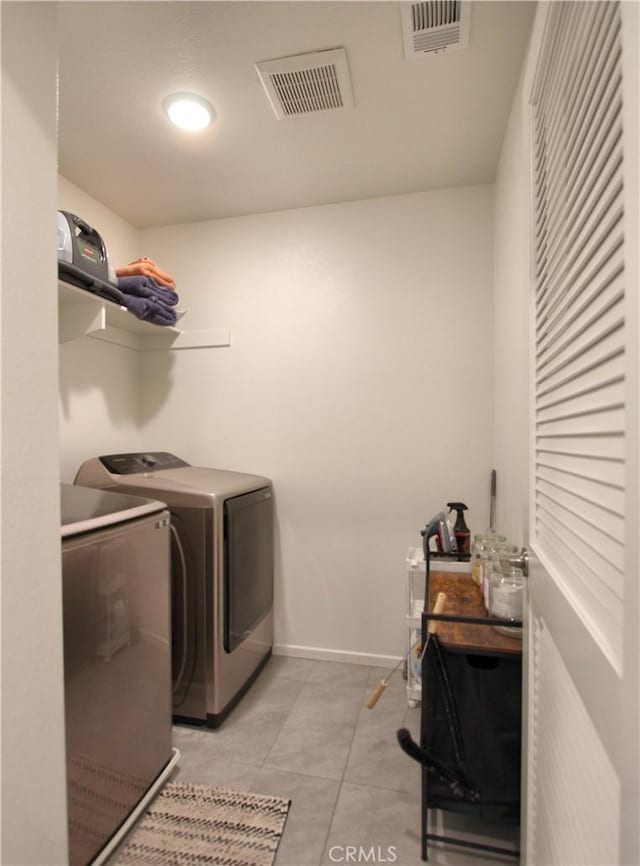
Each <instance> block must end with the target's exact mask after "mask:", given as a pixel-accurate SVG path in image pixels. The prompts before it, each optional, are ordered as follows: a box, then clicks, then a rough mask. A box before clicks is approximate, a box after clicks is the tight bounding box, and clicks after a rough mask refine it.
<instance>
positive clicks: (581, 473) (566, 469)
mask: <svg viewBox="0 0 640 866" xmlns="http://www.w3.org/2000/svg"><path fill="white" fill-rule="evenodd" d="M536 465H537V466H538V467H539V468H540V469H541V470H544V469H547V468H548V469H551V470H554V471H555V470H559V471H561V472H563V473H564V474H565V475H570V476H575V477H576V478H578V479H580V480H581V481H585V480H586V481H587V483H589V484H596V483H597V482H599V481H600V482H603V483H604V484H607V485H608V486H609V487H611V488H612V489H613V490H616V489H617V491H618V492H619V493H620V494H621V495H623V493H624V465H623V464H622V462H618V461H615V460H606V459H604V460H603V459H601V458H595V457H576V456H573V455H570V454H556V453H554V452H553V451H543V450H542V449H540V450H538V451H537V453H536Z"/></svg>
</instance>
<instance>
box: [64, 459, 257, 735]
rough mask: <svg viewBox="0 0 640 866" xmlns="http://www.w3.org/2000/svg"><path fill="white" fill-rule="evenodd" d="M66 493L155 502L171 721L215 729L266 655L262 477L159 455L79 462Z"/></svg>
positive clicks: (234, 703)
mask: <svg viewBox="0 0 640 866" xmlns="http://www.w3.org/2000/svg"><path fill="white" fill-rule="evenodd" d="M75 483H76V484H81V485H84V486H85V487H100V488H110V489H117V490H118V491H120V492H123V493H133V494H138V495H142V496H147V497H153V498H154V499H159V500H161V501H162V502H165V503H166V504H167V507H168V509H169V511H170V513H171V535H172V546H171V548H172V549H171V573H172V591H171V599H172V670H173V717H174V719H175V720H176V721H183V722H189V723H200V724H207V725H208V726H209V727H212V728H215V727H217V726H218V725H219V724H220V723H221V722H222V721H223V719H224V718H225V717H226V716H227V714H228V713H229V712H230V711H231V710H232V709H233V707H234V706H235V705H236V704H237V702H238V701H239V700H240V699H241V697H242V696H243V695H244V693H245V692H246V691H247V689H248V688H249V687H250V685H251V683H252V682H253V681H254V680H255V678H256V677H257V676H258V674H259V672H260V670H261V669H262V667H263V666H264V665H265V664H266V662H267V660H268V658H269V656H270V655H271V650H272V646H273V498H272V486H271V482H270V480H269V479H268V478H263V477H262V476H259V475H248V474H245V473H242V472H228V471H226V470H220V469H209V468H204V467H198V466H190V465H189V464H188V463H186V462H185V461H184V460H181V459H180V458H179V457H176V456H174V455H173V454H169V453H167V452H140V453H130V454H109V455H105V456H102V457H95V458H92V459H91V460H87V461H86V462H85V463H83V464H82V466H81V467H80V469H79V470H78V474H77V475H76V478H75Z"/></svg>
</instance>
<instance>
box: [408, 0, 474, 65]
mask: <svg viewBox="0 0 640 866" xmlns="http://www.w3.org/2000/svg"><path fill="white" fill-rule="evenodd" d="M400 14H401V17H402V34H403V36H404V56H405V58H406V59H407V60H415V59H416V58H418V57H426V56H427V55H429V54H444V53H445V52H449V51H458V50H460V49H461V48H466V47H467V44H468V42H469V22H470V19H471V3H470V2H469V0H426V2H424V3H402V4H401V6H400Z"/></svg>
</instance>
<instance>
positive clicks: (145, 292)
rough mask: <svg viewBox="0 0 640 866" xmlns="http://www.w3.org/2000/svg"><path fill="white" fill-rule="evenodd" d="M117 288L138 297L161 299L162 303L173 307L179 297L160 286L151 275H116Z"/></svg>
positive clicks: (170, 290)
mask: <svg viewBox="0 0 640 866" xmlns="http://www.w3.org/2000/svg"><path fill="white" fill-rule="evenodd" d="M118 288H119V289H120V291H121V292H124V294H125V295H134V296H136V297H139V298H151V299H152V300H158V301H162V303H163V304H166V305H167V306H170V307H173V306H174V305H175V304H177V303H178V301H179V300H180V298H179V297H178V293H177V292H174V291H172V289H168V288H167V287H166V286H161V285H160V284H159V283H156V281H155V280H154V279H153V278H152V277H143V276H136V277H118Z"/></svg>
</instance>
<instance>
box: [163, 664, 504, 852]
mask: <svg viewBox="0 0 640 866" xmlns="http://www.w3.org/2000/svg"><path fill="white" fill-rule="evenodd" d="M387 673H388V671H385V670H382V669H379V668H371V667H365V666H360V665H347V664H339V663H336V662H319V661H311V660H308V659H297V658H288V657H284V656H274V657H273V658H272V659H271V660H270V661H269V663H268V664H267V666H266V667H265V669H264V670H263V672H262V673H261V675H260V676H259V678H258V679H257V681H256V682H255V683H254V685H253V686H252V687H251V689H250V690H249V692H248V693H247V695H246V696H245V697H244V698H243V700H242V701H241V702H240V703H239V705H238V706H237V707H236V708H235V709H234V710H233V712H232V713H231V714H230V715H229V716H228V718H227V719H226V720H225V722H224V723H223V724H222V725H221V727H220V728H218V730H215V731H212V730H208V729H204V728H194V727H188V726H184V725H175V726H174V729H173V730H174V745H175V746H177V747H178V749H180V752H181V754H182V757H181V760H180V764H179V766H178V770H177V773H176V775H175V776H174V780H175V781H190V782H199V783H202V784H207V785H213V786H220V787H227V788H234V789H236V790H242V791H252V792H253V793H256V794H276V795H279V796H282V797H288V798H290V799H291V803H292V805H291V809H290V812H289V817H288V818H287V823H286V826H285V830H284V834H283V837H282V840H281V842H280V847H279V849H278V854H277V857H276V862H275V866H331V864H333V863H352V864H357V863H369V864H371V863H375V864H381V863H395V866H420V864H422V863H423V861H422V860H421V859H420V769H419V766H418V764H416V763H415V762H414V761H412V760H411V759H410V758H409V757H407V756H406V755H405V754H404V753H403V752H402V751H401V750H400V748H399V746H398V745H397V741H396V731H397V729H398V728H400V727H402V726H405V727H407V728H409V730H410V731H411V732H412V734H413V736H414V738H417V737H418V731H419V724H420V710H419V708H416V709H410V708H408V707H407V703H406V689H405V685H406V684H405V681H404V680H403V679H402V676H401V674H400V672H399V671H398V672H397V673H396V674H394V675H393V677H392V678H391V679H390V682H389V685H388V687H387V689H386V690H385V691H384V692H383V694H382V696H381V698H380V700H379V701H378V703H377V705H376V706H375V707H374V708H373V709H372V710H369V709H368V708H367V706H366V704H367V701H368V699H369V696H370V694H371V692H372V691H373V689H374V688H375V687H376V685H377V684H378V683H379V682H380V680H381V679H382V678H383V677H384V676H386V674H387ZM435 817H436V820H438V822H439V823H438V832H443V831H444V832H446V833H448V834H454V835H456V836H459V837H462V838H469V839H473V840H475V841H480V842H485V843H486V844H493V845H496V844H497V845H500V846H505V847H515V846H517V829H516V828H514V827H510V826H505V827H502V826H495V825H491V826H488V825H487V824H486V823H483V822H480V821H478V820H471V819H469V818H464V817H461V816H457V815H452V814H451V813H437V814H436V816H435ZM429 862H430V863H433V864H449V866H490V864H496V863H500V864H513V863H517V861H516V860H515V859H513V858H508V857H505V858H500V857H498V858H497V857H496V855H486V856H483V855H481V854H479V853H477V852H473V853H471V852H468V851H466V850H464V849H461V848H453V847H448V848H447V849H444V848H436V847H435V846H434V845H431V846H430V850H429Z"/></svg>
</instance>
